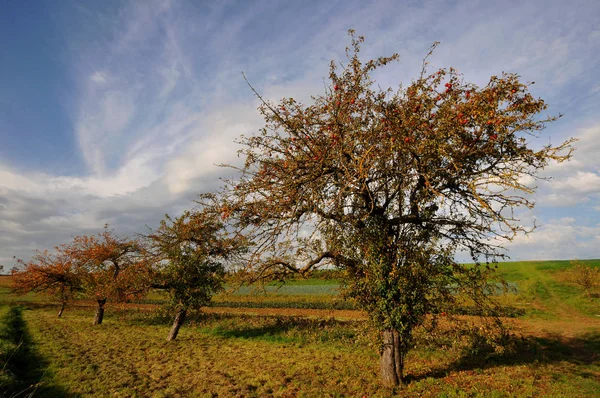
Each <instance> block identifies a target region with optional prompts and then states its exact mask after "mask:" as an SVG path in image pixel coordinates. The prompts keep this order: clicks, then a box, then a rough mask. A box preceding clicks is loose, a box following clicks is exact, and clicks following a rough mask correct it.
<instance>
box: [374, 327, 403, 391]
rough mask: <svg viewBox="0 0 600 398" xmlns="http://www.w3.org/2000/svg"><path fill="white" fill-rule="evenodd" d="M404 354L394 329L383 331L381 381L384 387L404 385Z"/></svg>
mask: <svg viewBox="0 0 600 398" xmlns="http://www.w3.org/2000/svg"><path fill="white" fill-rule="evenodd" d="M405 356H406V353H405V352H403V350H402V349H401V347H400V336H399V334H398V332H397V331H396V330H394V329H386V330H384V331H383V350H382V351H381V362H380V366H381V381H382V382H383V384H384V385H386V386H390V387H391V386H397V385H398V384H404V358H405Z"/></svg>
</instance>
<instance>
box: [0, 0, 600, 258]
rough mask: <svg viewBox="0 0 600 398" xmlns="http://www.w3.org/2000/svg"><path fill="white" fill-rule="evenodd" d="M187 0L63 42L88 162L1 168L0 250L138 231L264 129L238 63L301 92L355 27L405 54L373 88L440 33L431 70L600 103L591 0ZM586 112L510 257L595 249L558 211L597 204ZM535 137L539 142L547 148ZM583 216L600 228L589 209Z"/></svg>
mask: <svg viewBox="0 0 600 398" xmlns="http://www.w3.org/2000/svg"><path fill="white" fill-rule="evenodd" d="M575 3H577V2H575ZM186 4H187V3H178V2H168V1H161V2H158V1H157V2H153V3H152V4H147V3H146V2H144V3H140V2H131V3H126V4H125V3H123V4H122V9H121V10H119V11H118V12H116V13H115V14H114V15H111V18H98V21H96V22H97V23H98V26H97V28H98V29H96V30H98V31H99V32H102V33H103V35H99V36H98V39H97V40H86V42H85V43H84V44H85V45H82V43H78V44H79V45H76V46H70V47H69V46H66V48H77V49H78V50H77V51H78V52H77V54H73V56H72V58H70V59H68V60H67V61H68V62H65V64H69V65H72V70H71V73H72V77H73V79H74V80H75V81H76V82H77V84H78V89H77V90H76V93H77V96H76V98H75V99H73V100H72V102H73V104H72V107H71V109H70V117H71V119H72V125H73V129H74V131H75V134H76V137H75V139H76V141H77V142H78V144H79V150H80V151H81V156H82V157H83V159H84V161H85V164H86V166H87V169H86V170H83V171H75V172H73V173H72V175H69V176H66V175H60V174H52V173H50V172H48V171H45V170H44V171H35V170H34V171H19V169H18V168H17V167H11V166H10V165H0V248H3V247H6V248H9V249H1V250H3V251H0V259H3V258H8V257H9V256H7V255H6V253H10V254H20V255H23V254H22V253H26V252H27V251H28V250H31V249H32V248H45V247H51V246H52V245H54V244H57V243H61V241H62V240H63V239H68V237H69V236H71V235H75V234H79V233H83V232H89V231H93V230H94V229H97V228H101V226H102V225H103V224H104V223H106V222H109V223H111V224H112V225H113V226H114V227H115V228H117V229H118V230H123V231H126V232H129V231H134V230H136V229H137V230H139V229H140V228H142V229H143V227H144V225H146V224H148V225H150V226H152V225H153V222H155V221H156V220H157V219H159V218H160V217H161V216H162V214H163V213H165V212H171V213H172V212H174V211H180V210H181V209H184V208H186V207H188V206H190V205H191V203H190V199H193V198H194V196H195V195H196V194H197V193H200V192H202V191H205V190H210V189H214V188H215V187H217V186H218V184H219V181H218V177H219V176H222V175H224V174H226V173H228V172H229V171H227V170H224V169H219V168H217V167H216V166H215V164H217V163H236V162H239V161H240V160H239V159H238V158H237V157H236V151H237V149H238V148H237V147H236V145H235V144H234V143H233V141H234V139H235V138H237V137H238V136H239V135H240V134H241V133H245V134H252V133H254V132H256V131H257V130H258V128H259V127H260V126H261V125H262V119H261V116H260V115H259V113H258V112H257V111H256V109H255V107H256V104H257V102H256V99H255V98H254V97H253V95H252V92H251V91H250V89H249V88H248V87H247V85H246V83H245V82H244V81H243V79H242V76H241V74H240V72H241V71H244V72H246V75H247V76H248V78H249V80H250V82H251V83H252V84H253V85H254V86H255V87H256V89H257V90H258V91H259V92H260V93H261V94H263V95H264V97H265V98H266V99H268V100H273V101H277V100H279V99H280V98H281V97H284V96H288V97H289V96H292V97H294V98H297V99H299V100H301V101H306V102H309V101H310V95H311V94H316V95H319V94H321V93H323V91H324V89H323V85H324V82H323V77H324V76H327V73H328V63H329V61H330V60H331V59H332V58H333V59H336V60H337V61H341V62H344V61H345V58H344V53H343V47H344V46H345V45H347V44H348V40H347V36H346V30H347V29H348V28H349V27H354V28H355V29H356V31H357V33H358V34H363V35H365V36H366V43H365V45H364V46H363V51H362V54H363V57H364V58H365V59H367V58H369V57H376V56H380V55H389V54H390V53H392V52H399V53H400V56H401V58H400V62H399V63H397V64H393V65H390V66H389V67H386V68H384V69H383V70H382V71H381V72H378V73H377V74H376V80H377V82H378V84H381V86H382V87H387V86H393V87H397V85H398V83H399V82H401V81H402V82H404V83H408V82H409V81H410V79H411V78H413V77H415V76H416V75H417V74H418V73H419V71H420V67H421V61H422V57H423V56H424V55H425V54H426V51H427V49H428V47H429V46H430V45H431V44H432V43H433V42H434V41H436V40H440V41H442V44H441V46H440V47H439V48H438V50H437V51H436V52H435V53H434V55H433V57H432V58H431V61H432V65H431V67H432V68H436V67H439V66H444V67H446V66H455V67H457V68H458V69H459V70H460V71H461V72H463V73H464V74H465V78H466V80H468V81H474V82H476V83H478V84H485V83H486V82H487V80H488V78H489V76H490V75H492V74H499V73H500V72H501V71H502V70H506V71H514V72H520V73H521V74H522V75H523V76H524V80H536V81H537V84H536V86H534V87H535V91H534V95H536V96H537V95H541V96H543V97H545V98H546V97H549V98H550V99H551V100H554V102H557V104H556V106H558V107H559V108H560V107H567V109H569V108H568V107H569V106H571V105H570V104H575V103H577V101H581V98H585V103H586V106H588V107H590V109H592V110H593V108H594V105H595V104H598V93H599V91H598V88H599V87H600V86H598V83H597V81H596V76H595V74H594V72H593V71H594V70H596V69H597V68H596V66H598V57H597V55H596V54H597V53H598V51H597V50H598V48H599V47H600V31H599V30H598V28H597V26H598V23H596V22H597V17H595V16H594V14H598V13H597V12H596V13H594V12H593V11H598V8H597V5H596V6H593V5H591V4H592V3H590V4H587V5H585V4H583V3H581V4H580V3H577V4H574V3H573V4H572V2H571V3H569V4H567V3H564V2H554V3H552V4H551V5H548V6H547V5H546V2H543V3H542V2H538V3H535V2H534V3H512V4H509V5H505V4H504V3H502V4H500V3H485V2H483V3H481V2H461V3H457V4H452V5H451V6H449V5H448V4H446V3H443V2H436V3H414V4H405V5H403V7H402V12H401V13H397V12H390V10H396V9H397V7H398V5H397V3H396V2H394V1H387V2H377V3H369V2H366V3H365V2H360V1H355V2H352V1H349V2H347V3H343V4H342V3H340V4H330V3H327V2H320V3H315V4H312V5H311V6H309V7H305V6H302V4H303V3H298V4H295V5H294V6H291V5H287V6H282V5H277V6H273V5H272V4H253V5H251V6H247V5H245V4H244V3H240V4H239V6H237V7H235V8H236V10H235V12H232V10H231V9H230V8H229V7H226V6H223V5H222V4H221V3H218V2H217V3H214V4H209V5H206V7H204V8H203V10H202V14H198V13H197V10H194V7H190V8H188V5H186ZM584 5H585V7H584ZM93 14H94V13H93V12H92V13H90V15H93ZM465 15H468V16H469V18H468V19H469V22H468V23H467V24H465V23H464V21H465ZM598 15H600V14H598ZM273 32H276V33H275V34H273ZM100 37H101V38H100ZM71 40H78V38H77V37H72V38H71ZM580 87H589V89H587V91H586V92H582V91H581V90H582V89H581V88H580ZM560 110H562V109H560ZM590 112H591V111H590ZM590 114H592V116H588V119H586V123H583V122H580V124H585V126H587V127H586V128H583V129H579V130H575V131H568V130H567V129H576V128H578V126H577V124H575V123H572V124H570V125H568V126H566V125H562V126H563V128H562V130H560V131H554V132H553V137H552V138H553V140H555V141H559V140H562V139H564V138H565V137H567V136H570V135H576V136H578V137H579V138H580V141H579V142H578V143H576V145H575V146H576V147H577V148H578V150H577V151H576V152H575V154H574V157H573V160H572V161H571V162H568V163H563V164H561V165H551V166H550V167H549V168H548V170H547V173H548V175H553V176H555V179H554V180H552V181H550V182H543V181H542V182H538V184H537V185H539V191H538V192H539V194H538V195H537V202H538V203H539V204H540V205H542V207H544V208H546V209H547V208H550V207H552V211H553V212H554V213H556V214H555V215H553V216H552V217H553V218H554V221H550V222H548V224H546V225H542V226H541V227H540V228H539V229H538V230H536V231H535V232H534V233H533V234H532V235H530V238H519V239H518V240H517V241H515V242H514V243H513V244H512V245H511V246H510V247H511V249H510V250H511V254H512V256H513V258H559V257H560V258H565V257H585V255H586V254H590V253H592V251H593V249H594V245H595V247H598V244H599V243H600V241H599V239H598V228H597V227H582V226H581V225H578V220H581V219H582V218H581V217H580V215H577V217H571V215H569V217H571V218H565V217H562V216H561V212H562V211H567V210H568V209H567V208H575V207H576V205H585V206H586V208H588V209H595V210H596V211H600V195H599V194H600V162H599V161H598V156H599V154H600V120H598V116H597V115H596V113H595V111H594V112H591V113H590ZM569 117H573V119H576V118H577V114H574V115H572V116H569ZM572 126H574V127H572ZM544 137H545V136H543V138H542V139H540V140H538V141H535V143H536V144H538V143H542V144H545V142H546V140H547V139H546V138H544ZM520 182H521V183H524V184H526V185H535V184H536V181H533V180H532V179H530V178H523V179H521V180H520ZM559 207H560V208H559ZM546 211H547V210H546ZM565 214H566V213H565ZM536 216H537V215H536V214H534V213H532V214H527V217H525V218H526V220H527V221H531V220H534V219H535V218H536ZM561 217H562V219H561ZM540 218H541V219H544V218H548V216H547V215H546V217H540ZM589 220H597V221H598V222H600V220H599V219H598V215H597V214H589V215H588V223H589V222H591V221H589ZM591 223H593V222H591ZM1 261H4V260H1Z"/></svg>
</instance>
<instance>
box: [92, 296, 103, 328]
mask: <svg viewBox="0 0 600 398" xmlns="http://www.w3.org/2000/svg"><path fill="white" fill-rule="evenodd" d="M104 304H106V299H102V300H98V308H96V317H95V318H94V325H100V324H102V319H103V318H104Z"/></svg>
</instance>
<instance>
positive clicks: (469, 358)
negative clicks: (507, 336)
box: [410, 332, 600, 381]
mask: <svg viewBox="0 0 600 398" xmlns="http://www.w3.org/2000/svg"><path fill="white" fill-rule="evenodd" d="M507 343H508V344H507V346H508V349H507V350H506V351H505V352H504V353H494V352H493V351H492V350H490V349H486V347H483V349H481V350H475V351H474V352H471V353H469V354H467V355H464V356H462V357H460V358H459V359H457V360H456V361H454V362H452V363H451V364H450V365H448V366H446V367H444V368H441V369H434V370H432V371H430V372H427V373H424V374H421V375H417V376H413V377H410V378H411V381H417V380H422V379H426V378H429V377H432V378H442V377H446V376H447V375H448V374H449V373H450V372H453V371H464V370H476V369H481V370H484V369H490V368H495V367H499V366H514V365H528V364H531V365H543V364H552V363H560V362H567V363H570V364H573V365H578V366H589V365H594V364H600V332H591V333H587V334H584V335H581V336H578V337H575V338H565V337H563V336H561V335H559V334H553V335H548V336H546V337H527V338H524V337H511V340H510V341H508V342H507ZM576 374H577V375H578V376H580V377H583V378H596V377H598V376H597V375H596V374H593V373H591V372H586V371H585V370H578V371H576Z"/></svg>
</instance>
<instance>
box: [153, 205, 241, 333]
mask: <svg viewBox="0 0 600 398" xmlns="http://www.w3.org/2000/svg"><path fill="white" fill-rule="evenodd" d="M147 239H148V242H149V247H150V250H151V253H152V256H153V262H154V264H155V269H156V278H155V286H158V287H160V288H162V289H164V290H165V291H166V292H167V293H168V295H169V301H168V302H167V303H166V304H165V305H166V306H167V308H168V309H169V310H170V311H171V312H172V313H173V314H174V315H175V320H174V323H173V328H172V330H171V332H170V333H169V336H168V339H167V340H174V339H175V338H176V337H177V334H178V332H179V328H180V327H181V325H182V324H183V322H184V320H185V317H186V314H187V313H188V311H190V310H199V309H200V307H202V306H205V305H207V304H208V303H209V302H210V300H211V298H212V295H213V294H214V293H216V292H218V291H219V290H221V289H222V288H223V283H224V274H225V268H224V265H225V262H227V261H231V260H233V259H234V258H235V257H236V255H238V254H240V253H242V252H243V251H244V250H245V246H246V242H245V239H243V237H241V236H239V235H236V234H230V233H228V232H227V230H226V228H225V224H224V223H223V221H222V220H221V217H220V215H219V214H218V213H217V212H216V211H214V209H212V208H210V207H206V208H204V209H203V210H199V211H186V212H184V213H183V214H182V215H181V216H180V217H178V218H176V219H172V218H171V217H169V216H168V215H166V216H165V218H164V220H162V221H161V223H160V226H159V227H158V228H157V229H156V230H155V231H153V232H152V233H151V234H149V235H148V237H147Z"/></svg>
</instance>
